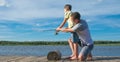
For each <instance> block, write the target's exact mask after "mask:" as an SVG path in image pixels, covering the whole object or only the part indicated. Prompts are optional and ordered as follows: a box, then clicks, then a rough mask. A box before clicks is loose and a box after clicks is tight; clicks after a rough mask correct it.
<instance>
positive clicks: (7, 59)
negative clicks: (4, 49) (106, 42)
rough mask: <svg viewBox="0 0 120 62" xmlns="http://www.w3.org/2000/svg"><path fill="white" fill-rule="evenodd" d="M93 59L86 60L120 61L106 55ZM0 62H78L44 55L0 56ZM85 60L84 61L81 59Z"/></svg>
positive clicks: (100, 61) (101, 61)
mask: <svg viewBox="0 0 120 62" xmlns="http://www.w3.org/2000/svg"><path fill="white" fill-rule="evenodd" d="M93 59H94V60H93V61H86V62H120V57H108V56H96V57H93ZM0 62H80V61H78V60H74V61H71V60H63V59H62V60H59V61H48V60H47V58H46V56H44V57H37V56H0ZM83 62H85V61H83Z"/></svg>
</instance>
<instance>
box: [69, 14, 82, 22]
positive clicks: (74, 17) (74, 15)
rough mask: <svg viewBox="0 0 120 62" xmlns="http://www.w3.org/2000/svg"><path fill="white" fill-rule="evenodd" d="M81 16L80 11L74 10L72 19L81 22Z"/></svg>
mask: <svg viewBox="0 0 120 62" xmlns="http://www.w3.org/2000/svg"><path fill="white" fill-rule="evenodd" d="M80 18H81V15H80V13H79V12H73V13H72V14H71V20H72V21H73V22H74V23H79V22H80Z"/></svg>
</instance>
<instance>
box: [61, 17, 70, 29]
mask: <svg viewBox="0 0 120 62" xmlns="http://www.w3.org/2000/svg"><path fill="white" fill-rule="evenodd" d="M67 20H68V18H64V20H63V22H62V23H61V25H60V26H59V28H62V27H63V26H64V25H65V23H66V21H67Z"/></svg>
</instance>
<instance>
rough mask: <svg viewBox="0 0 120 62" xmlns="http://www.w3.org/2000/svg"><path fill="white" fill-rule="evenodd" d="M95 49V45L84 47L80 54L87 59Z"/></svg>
mask: <svg viewBox="0 0 120 62" xmlns="http://www.w3.org/2000/svg"><path fill="white" fill-rule="evenodd" d="M93 47H94V45H93V44H92V45H84V46H82V49H81V52H80V54H82V55H83V56H84V59H86V58H87V55H88V54H90V53H91V51H92V49H93Z"/></svg>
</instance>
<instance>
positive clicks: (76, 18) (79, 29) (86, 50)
mask: <svg viewBox="0 0 120 62" xmlns="http://www.w3.org/2000/svg"><path fill="white" fill-rule="evenodd" d="M80 17H81V16H80V14H79V13H78V12H74V13H72V15H71V20H72V22H74V23H75V24H76V25H75V26H74V27H72V28H66V29H61V28H60V29H59V30H61V31H62V32H76V33H77V35H78V36H79V38H80V40H81V44H82V49H81V52H80V54H79V57H78V59H79V60H81V61H84V60H86V59H88V60H92V54H91V51H92V49H93V46H94V42H93V41H92V39H91V36H90V32H89V29H88V25H87V23H86V21H84V20H81V19H80ZM77 45H78V43H75V44H74V45H73V46H74V48H76V50H77V48H78V46H77ZM75 54H77V53H75Z"/></svg>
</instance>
